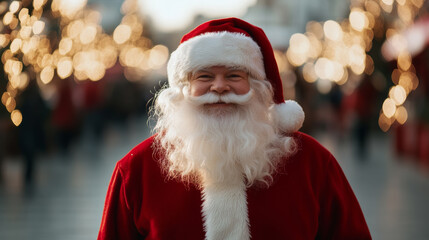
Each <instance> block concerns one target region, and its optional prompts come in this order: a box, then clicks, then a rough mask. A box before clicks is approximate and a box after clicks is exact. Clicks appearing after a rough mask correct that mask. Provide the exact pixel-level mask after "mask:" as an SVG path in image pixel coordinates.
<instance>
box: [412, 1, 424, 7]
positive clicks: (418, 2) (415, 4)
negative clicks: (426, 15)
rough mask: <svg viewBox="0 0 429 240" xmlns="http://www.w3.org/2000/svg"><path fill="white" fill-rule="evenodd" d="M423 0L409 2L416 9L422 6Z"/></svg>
mask: <svg viewBox="0 0 429 240" xmlns="http://www.w3.org/2000/svg"><path fill="white" fill-rule="evenodd" d="M424 1H425V0H411V2H412V3H413V4H414V6H416V7H417V8H421V7H422V6H423V3H424Z"/></svg>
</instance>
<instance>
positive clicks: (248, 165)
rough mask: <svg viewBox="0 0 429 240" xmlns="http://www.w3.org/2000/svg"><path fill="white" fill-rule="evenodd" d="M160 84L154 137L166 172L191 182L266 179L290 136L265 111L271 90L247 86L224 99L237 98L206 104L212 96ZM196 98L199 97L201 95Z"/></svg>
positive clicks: (289, 144) (285, 152) (289, 143)
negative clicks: (163, 154) (244, 91)
mask: <svg viewBox="0 0 429 240" xmlns="http://www.w3.org/2000/svg"><path fill="white" fill-rule="evenodd" d="M187 92H188V90H187V88H186V87H185V88H184V89H183V93H182V91H178V90H177V89H171V88H169V89H165V90H164V91H163V92H161V94H160V96H159V97H158V99H157V106H156V107H157V111H158V115H159V119H158V122H157V125H156V126H155V130H156V131H157V132H158V135H157V140H158V141H159V142H160V143H161V147H162V149H163V150H164V151H166V155H167V157H166V159H165V161H164V162H163V166H164V168H165V169H166V170H167V172H168V175H169V176H170V177H180V178H181V179H182V180H184V181H186V182H192V183H195V184H196V185H197V186H202V185H207V184H212V183H213V184H215V183H224V184H225V183H226V184H228V183H233V182H237V181H240V182H243V181H244V182H245V185H247V186H250V185H252V184H254V183H255V182H262V183H265V184H266V185H269V183H270V182H271V180H272V174H273V172H274V171H275V168H276V166H277V165H278V162H279V159H280V158H281V157H282V156H284V155H288V154H289V153H290V152H291V149H292V145H293V140H292V138H290V137H286V136H283V135H281V133H280V132H279V131H278V130H277V129H276V128H275V127H274V126H273V125H274V124H273V123H272V122H273V121H272V119H271V117H270V110H269V109H270V106H271V105H272V102H271V101H266V99H271V96H269V94H267V95H268V96H267V97H265V100H261V96H264V94H265V93H264V92H262V93H261V92H258V91H256V94H253V91H252V90H251V91H250V92H249V93H248V94H246V95H241V96H237V95H233V96H230V97H229V98H227V99H222V101H224V102H235V103H237V104H235V105H233V106H229V107H227V108H224V109H221V110H219V109H217V110H215V111H213V110H207V108H206V107H204V106H203V104H204V103H206V102H210V103H213V102H217V101H219V100H218V99H217V98H216V97H214V96H202V97H199V98H195V97H190V96H189V95H188V94H187ZM201 98H202V99H203V100H201Z"/></svg>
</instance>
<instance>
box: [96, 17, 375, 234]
mask: <svg viewBox="0 0 429 240" xmlns="http://www.w3.org/2000/svg"><path fill="white" fill-rule="evenodd" d="M167 70H168V82H169V86H168V87H167V88H164V89H163V90H161V91H160V93H159V94H158V96H157V98H156V103H155V107H154V111H153V112H154V115H155V116H156V117H157V124H156V126H155V128H154V131H155V132H156V133H155V134H154V135H153V136H152V137H150V138H148V139H146V140H145V141H143V142H142V143H140V144H139V145H137V146H136V147H135V148H134V149H133V150H131V151H130V152H129V153H128V154H127V155H126V156H125V157H124V158H123V159H121V160H120V161H119V162H118V163H117V165H116V167H115V170H114V172H113V176H112V179H111V181H110V185H109V188H108V192H107V197H106V203H105V207H104V212H103V218H102V222H101V228H100V232H99V235H98V239H99V240H102V239H123V240H127V239H166V240H172V239H186V240H193V239H198V240H202V239H208V240H224V239H231V240H235V239H236V240H247V239H255V240H256V239H264V240H265V239H268V240H273V239H293V240H296V239H347V240H349V239H371V236H370V233H369V231H368V227H367V225H366V222H365V219H364V216H363V214H362V211H361V209H360V207H359V204H358V201H357V200H356V197H355V195H354V193H353V191H352V189H351V188H350V185H349V183H348V182H347V180H346V178H345V176H344V174H343V172H342V170H341V168H340V166H339V165H338V163H337V161H336V160H335V158H334V157H333V156H332V155H331V153H329V152H328V151H327V150H326V149H325V148H324V147H322V146H321V145H320V144H319V143H318V142H317V141H316V140H314V139H313V138H311V137H310V136H308V135H306V134H303V133H300V132H298V129H299V128H300V127H301V126H302V122H303V120H304V113H303V111H302V108H301V107H300V106H299V105H298V104H297V103H296V102H294V101H290V100H289V101H285V100H284V98H283V93H282V84H281V79H280V76H279V71H278V68H277V64H276V61H275V58H274V54H273V49H272V47H271V44H270V43H269V41H268V39H267V37H266V36H265V34H264V32H263V31H262V29H260V28H258V27H256V26H254V25H251V24H249V23H247V22H245V21H242V20H240V19H236V18H227V19H219V20H213V21H209V22H206V23H204V24H202V25H200V26H198V27H197V28H195V29H194V30H192V31H191V32H189V33H188V34H186V35H185V36H184V37H183V38H182V41H181V43H180V45H179V47H178V48H177V50H175V51H174V52H173V53H172V54H171V58H170V60H169V62H168V69H167Z"/></svg>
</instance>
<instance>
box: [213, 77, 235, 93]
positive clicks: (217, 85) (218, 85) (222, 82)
mask: <svg viewBox="0 0 429 240" xmlns="http://www.w3.org/2000/svg"><path fill="white" fill-rule="evenodd" d="M210 90H211V91H213V92H217V93H219V94H222V93H226V92H228V91H229V90H230V87H229V85H228V82H227V81H226V79H225V77H224V76H216V77H215V79H214V81H213V82H212V86H211V88H210Z"/></svg>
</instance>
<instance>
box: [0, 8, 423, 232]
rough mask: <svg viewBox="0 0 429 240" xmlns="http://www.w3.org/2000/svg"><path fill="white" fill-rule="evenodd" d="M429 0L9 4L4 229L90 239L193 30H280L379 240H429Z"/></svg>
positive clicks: (1, 145)
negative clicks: (236, 20) (223, 23)
mask: <svg viewBox="0 0 429 240" xmlns="http://www.w3.org/2000/svg"><path fill="white" fill-rule="evenodd" d="M428 10H429V3H428V1H425V0H350V1H349V0H301V1H293V0H242V1H238V0H217V1H208V0H207V1H206V0H199V1H197V0H182V1H174V0H34V1H31V0H22V1H0V16H1V21H0V31H1V33H0V55H1V68H0V76H1V78H0V95H1V103H2V104H1V105H0V239H14V240H15V239H16V240H18V239H79V240H80V239H95V238H96V236H97V233H98V228H99V225H100V221H101V215H102V210H103V204H104V197H105V194H106V190H107V185H108V183H109V179H110V176H111V173H112V171H113V167H114V165H115V163H116V161H118V160H119V159H120V158H121V157H122V156H123V155H125V154H126V153H127V152H128V151H129V150H130V149H131V148H132V147H133V146H134V145H136V144H138V143H139V142H141V141H142V140H144V139H145V138H146V137H148V136H150V131H151V130H150V124H149V125H148V122H149V121H148V119H147V116H148V110H149V108H150V106H151V104H152V101H151V99H152V98H153V96H154V93H155V92H156V91H157V90H158V89H159V88H160V87H162V86H163V85H164V84H165V82H166V62H167V60H168V57H169V54H170V53H171V52H172V51H174V49H175V48H176V47H177V45H178V43H179V42H180V39H181V37H182V36H183V34H184V33H186V32H187V31H189V30H191V29H192V28H194V27H195V26H197V25H198V24H200V23H202V22H205V21H207V20H210V19H213V18H221V17H231V16H234V17H240V18H242V19H244V20H246V21H249V22H250V23H252V24H255V25H257V26H260V27H261V28H263V29H264V30H265V32H266V34H267V36H268V38H269V39H270V41H271V43H272V45H273V47H274V48H275V54H276V58H277V63H278V66H279V69H280V71H281V76H282V79H283V87H284V94H285V97H286V98H287V99H295V100H297V101H298V102H299V103H300V104H301V105H302V106H303V108H304V111H305V112H306V119H305V123H304V127H303V128H302V131H303V132H306V133H309V134H311V135H312V136H314V137H315V138H316V139H318V140H319V141H320V142H321V143H322V144H323V145H324V146H326V147H327V148H328V149H329V150H330V151H331V152H333V154H334V155H335V156H336V158H337V159H338V161H339V163H340V165H341V166H342V168H343V170H344V172H345V174H346V176H347V178H348V179H349V181H350V184H351V186H352V188H353V189H354V191H355V193H356V196H357V198H358V200H359V202H360V204H361V207H362V210H363V212H364V214H365V217H366V219H367V222H368V225H369V228H370V231H371V233H372V235H373V238H374V239H389V240H395V239H397V240H403V239H413V240H424V239H429V50H428V46H429V12H428Z"/></svg>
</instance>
